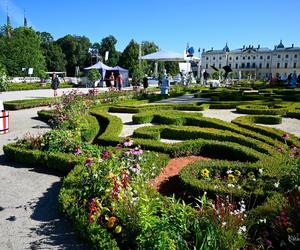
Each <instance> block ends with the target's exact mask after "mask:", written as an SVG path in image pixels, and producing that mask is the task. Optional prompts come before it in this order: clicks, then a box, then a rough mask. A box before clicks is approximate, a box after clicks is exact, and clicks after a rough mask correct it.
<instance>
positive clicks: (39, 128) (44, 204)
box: [0, 108, 85, 250]
mask: <svg viewBox="0 0 300 250" xmlns="http://www.w3.org/2000/svg"><path fill="white" fill-rule="evenodd" d="M39 109H41V108H34V109H26V110H20V111H11V112H10V122H11V123H10V124H11V127H10V132H9V133H8V134H6V135H0V249H1V250H2V249H5V250H6V249H85V246H84V245H83V244H82V243H79V242H78V241H77V240H76V237H75V235H74V233H73V231H72V229H71V226H70V225H69V223H68V222H66V221H65V219H64V217H63V216H62V215H61V214H60V213H59V212H58V209H57V195H58V192H59V189H60V186H61V177H60V176H56V175H54V174H53V173H49V172H47V171H44V170H40V171H37V170H36V169H33V168H32V167H29V166H24V165H20V164H14V163H11V162H8V161H7V160H6V159H5V158H4V155H3V150H2V146H3V145H4V144H7V143H10V142H13V141H15V139H16V138H17V137H20V138H21V137H23V135H24V133H25V132H30V133H31V134H41V133H44V132H45V131H47V130H49V127H48V126H47V124H45V123H43V122H41V121H39V120H36V119H35V118H36V116H37V115H36V111H37V110H39Z"/></svg>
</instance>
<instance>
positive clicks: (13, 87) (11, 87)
mask: <svg viewBox="0 0 300 250" xmlns="http://www.w3.org/2000/svg"><path fill="white" fill-rule="evenodd" d="M7 86H8V87H7V90H6V91H19V90H34V89H51V84H50V83H46V84H45V85H42V84H41V83H37V82H33V83H11V82H10V83H7ZM72 87H73V84H72V83H68V82H65V83H61V84H60V85H59V88H72Z"/></svg>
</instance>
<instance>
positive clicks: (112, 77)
mask: <svg viewBox="0 0 300 250" xmlns="http://www.w3.org/2000/svg"><path fill="white" fill-rule="evenodd" d="M109 81H110V86H111V87H116V86H115V76H114V72H111V74H110V76H109Z"/></svg>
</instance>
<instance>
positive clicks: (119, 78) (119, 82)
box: [117, 73, 123, 90]
mask: <svg viewBox="0 0 300 250" xmlns="http://www.w3.org/2000/svg"><path fill="white" fill-rule="evenodd" d="M122 84H123V76H122V74H121V73H119V75H118V77H117V88H118V90H121V89H122Z"/></svg>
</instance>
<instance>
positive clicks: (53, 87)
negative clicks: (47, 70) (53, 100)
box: [51, 73, 60, 96]
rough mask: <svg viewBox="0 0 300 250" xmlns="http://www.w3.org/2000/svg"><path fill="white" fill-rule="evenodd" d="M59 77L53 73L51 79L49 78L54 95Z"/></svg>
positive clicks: (55, 94)
mask: <svg viewBox="0 0 300 250" xmlns="http://www.w3.org/2000/svg"><path fill="white" fill-rule="evenodd" d="M59 83H60V82H59V79H58V77H57V75H56V74H55V73H54V74H53V75H52V80H51V88H52V89H53V91H54V96H57V89H58V87H59Z"/></svg>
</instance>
